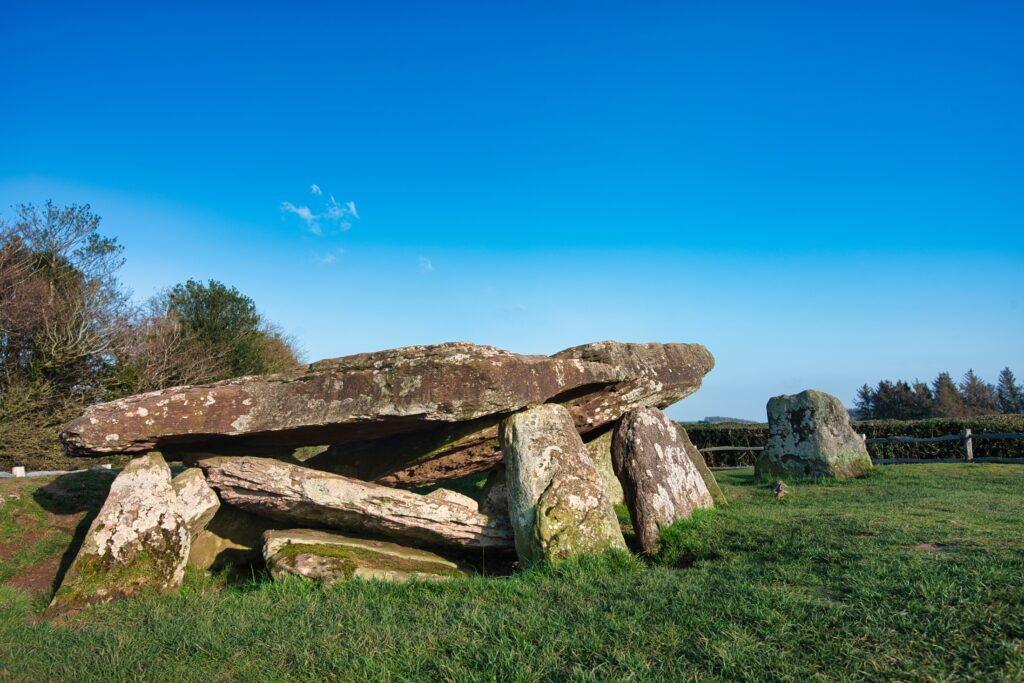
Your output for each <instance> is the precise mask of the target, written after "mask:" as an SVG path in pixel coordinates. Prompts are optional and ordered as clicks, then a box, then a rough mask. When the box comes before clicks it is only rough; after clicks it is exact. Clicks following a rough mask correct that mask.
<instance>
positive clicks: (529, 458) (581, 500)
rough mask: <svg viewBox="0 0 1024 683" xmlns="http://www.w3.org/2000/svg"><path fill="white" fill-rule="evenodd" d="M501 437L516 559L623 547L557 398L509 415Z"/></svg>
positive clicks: (535, 559) (591, 468) (608, 506)
mask: <svg viewBox="0 0 1024 683" xmlns="http://www.w3.org/2000/svg"><path fill="white" fill-rule="evenodd" d="M500 440H501V450H502V453H503V455H504V458H505V467H506V472H507V482H508V495H509V513H510V515H511V520H512V528H513V531H514V533H515V541H516V551H517V553H518V554H519V559H520V562H522V563H523V564H524V565H529V564H533V563H535V562H539V561H542V560H553V561H554V560H562V559H566V558H569V557H573V556H576V555H582V554H590V553H600V552H603V551H605V550H609V549H613V548H614V549H620V550H625V548H626V544H625V541H623V538H622V531H621V530H620V529H619V523H618V520H617V519H616V517H615V510H614V509H613V508H612V504H611V502H610V501H609V500H608V496H607V495H606V494H605V491H604V487H603V486H602V484H601V479H600V477H599V476H598V474H597V470H596V469H595V467H594V463H593V461H592V460H591V459H590V454H589V453H588V452H587V449H586V446H584V445H583V441H582V439H580V436H579V434H578V433H577V432H576V429H575V427H574V425H573V420H572V415H571V414H570V413H569V411H568V410H566V408H565V407H564V406H562V405H558V404H550V403H549V404H543V405H539V406H536V407H534V408H530V409H528V410H525V411H523V412H521V413H516V414H515V415H512V416H511V417H509V418H508V419H506V420H505V422H504V423H503V424H502V426H501V431H500Z"/></svg>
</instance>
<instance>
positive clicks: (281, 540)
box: [263, 529, 464, 583]
mask: <svg viewBox="0 0 1024 683" xmlns="http://www.w3.org/2000/svg"><path fill="white" fill-rule="evenodd" d="M263 539H264V544H263V557H264V559H265V560H266V562H267V567H268V568H269V569H270V573H271V575H272V576H273V577H274V578H275V579H281V578H283V577H284V576H286V575H288V574H300V575H302V576H305V577H307V578H310V579H315V580H317V581H323V582H325V583H330V582H332V581H338V580H342V579H348V578H359V579H377V580H380V581H408V580H409V579H419V580H423V581H438V580H445V579H452V578H455V577H458V576H463V575H464V574H463V572H462V571H461V570H460V569H459V567H458V565H456V564H455V563H454V562H451V561H449V560H446V559H445V558H443V557H441V556H440V555H435V554H434V553H432V552H429V551H427V550H421V549H419V548H407V547H405V546H401V545H398V544H396V543H389V542H386V541H377V540H372V539H366V538H358V537H354V536H346V535H343V534H339V533H336V532H330V531H316V530H312V529H289V530H284V531H268V532H266V533H265V534H264V536H263Z"/></svg>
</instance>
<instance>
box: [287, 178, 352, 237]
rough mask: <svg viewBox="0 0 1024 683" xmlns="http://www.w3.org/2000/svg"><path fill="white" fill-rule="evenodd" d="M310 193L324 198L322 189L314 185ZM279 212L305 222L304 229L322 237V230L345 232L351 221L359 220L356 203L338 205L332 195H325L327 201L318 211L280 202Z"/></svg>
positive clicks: (324, 201) (350, 225)
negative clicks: (331, 227)
mask: <svg viewBox="0 0 1024 683" xmlns="http://www.w3.org/2000/svg"><path fill="white" fill-rule="evenodd" d="M310 192H312V193H313V194H314V195H315V196H317V197H323V196H324V191H323V189H321V187H320V186H319V185H317V184H315V183H314V184H313V185H312V186H311V187H310ZM281 210H282V211H283V212H285V213H293V214H295V215H296V216H298V217H299V218H301V219H302V220H303V221H305V223H306V227H307V228H309V231H310V232H311V233H313V234H314V235H323V234H324V228H327V227H330V226H334V227H336V228H337V229H338V230H341V231H345V230H348V229H349V228H351V227H352V221H356V220H359V213H358V212H357V211H356V203H355V202H352V201H349V202H345V203H344V204H340V203H338V200H336V199H335V198H334V195H333V194H328V195H327V199H325V200H323V206H322V208H320V209H319V210H314V209H311V208H310V207H308V206H296V205H295V204H292V203H291V202H281Z"/></svg>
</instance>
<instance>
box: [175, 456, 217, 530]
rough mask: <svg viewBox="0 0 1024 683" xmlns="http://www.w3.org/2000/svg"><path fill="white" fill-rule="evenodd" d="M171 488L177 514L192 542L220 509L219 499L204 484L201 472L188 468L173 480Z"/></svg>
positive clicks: (204, 478) (197, 469)
mask: <svg viewBox="0 0 1024 683" xmlns="http://www.w3.org/2000/svg"><path fill="white" fill-rule="evenodd" d="M171 486H172V487H173V488H174V493H175V494H176V495H177V500H178V503H177V504H178V514H180V515H181V518H182V519H183V520H185V526H187V527H188V532H189V535H190V537H191V538H192V540H193V541H195V539H196V537H197V536H198V535H199V534H200V532H202V531H203V529H205V528H206V525H207V524H209V523H210V520H211V519H213V516H214V515H215V514H217V509H218V508H220V499H219V498H217V494H216V493H215V492H214V490H213V489H212V488H210V485H209V484H207V483H206V477H205V476H203V471H202V470H201V469H199V468H198V467H190V468H189V469H187V470H185V471H184V472H182V473H181V474H179V475H178V476H176V477H175V478H174V479H173V480H171Z"/></svg>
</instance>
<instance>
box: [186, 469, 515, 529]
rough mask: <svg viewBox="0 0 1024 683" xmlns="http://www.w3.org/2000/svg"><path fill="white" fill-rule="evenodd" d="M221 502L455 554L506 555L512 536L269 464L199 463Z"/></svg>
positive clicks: (406, 496)
mask: <svg viewBox="0 0 1024 683" xmlns="http://www.w3.org/2000/svg"><path fill="white" fill-rule="evenodd" d="M199 465H200V467H202V468H203V470H204V471H205V472H206V478H207V481H209V482H210V485H211V486H212V487H213V488H214V489H216V490H217V493H218V494H219V495H220V498H221V500H222V501H224V502H225V503H227V504H229V505H234V506H235V507H239V508H241V509H243V510H246V511H248V512H251V513H253V514H258V515H262V516H264V517H269V518H271V519H277V520H281V521H286V522H290V523H292V524H303V525H309V526H323V527H330V528H333V529H341V530H343V531H354V532H357V533H366V534H370V535H381V536H388V537H389V538H394V539H396V540H404V541H408V542H411V543H414V544H423V545H431V546H447V547H453V548H499V549H500V548H511V547H512V543H513V541H512V530H511V529H510V528H509V527H508V525H507V523H506V521H505V520H501V519H492V518H490V517H487V516H485V515H482V514H480V513H479V512H477V511H476V510H473V509H470V508H468V507H466V506H465V505H461V504H457V503H451V502H449V501H447V500H443V499H440V498H437V497H428V496H423V495H420V494H418V493H412V492H411V491H403V490H401V489H395V488H391V487H388V486H380V485H378V484H373V483H370V482H365V481H359V480H356V479H349V478H347V477H342V476H340V475H337V474H330V473H328V472H320V471H317V470H311V469H308V468H306V467H299V466H297V465H290V464H288V463H283V462H280V461H277V460H271V459H268V458H249V457H222V458H208V459H205V460H202V461H200V463H199Z"/></svg>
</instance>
